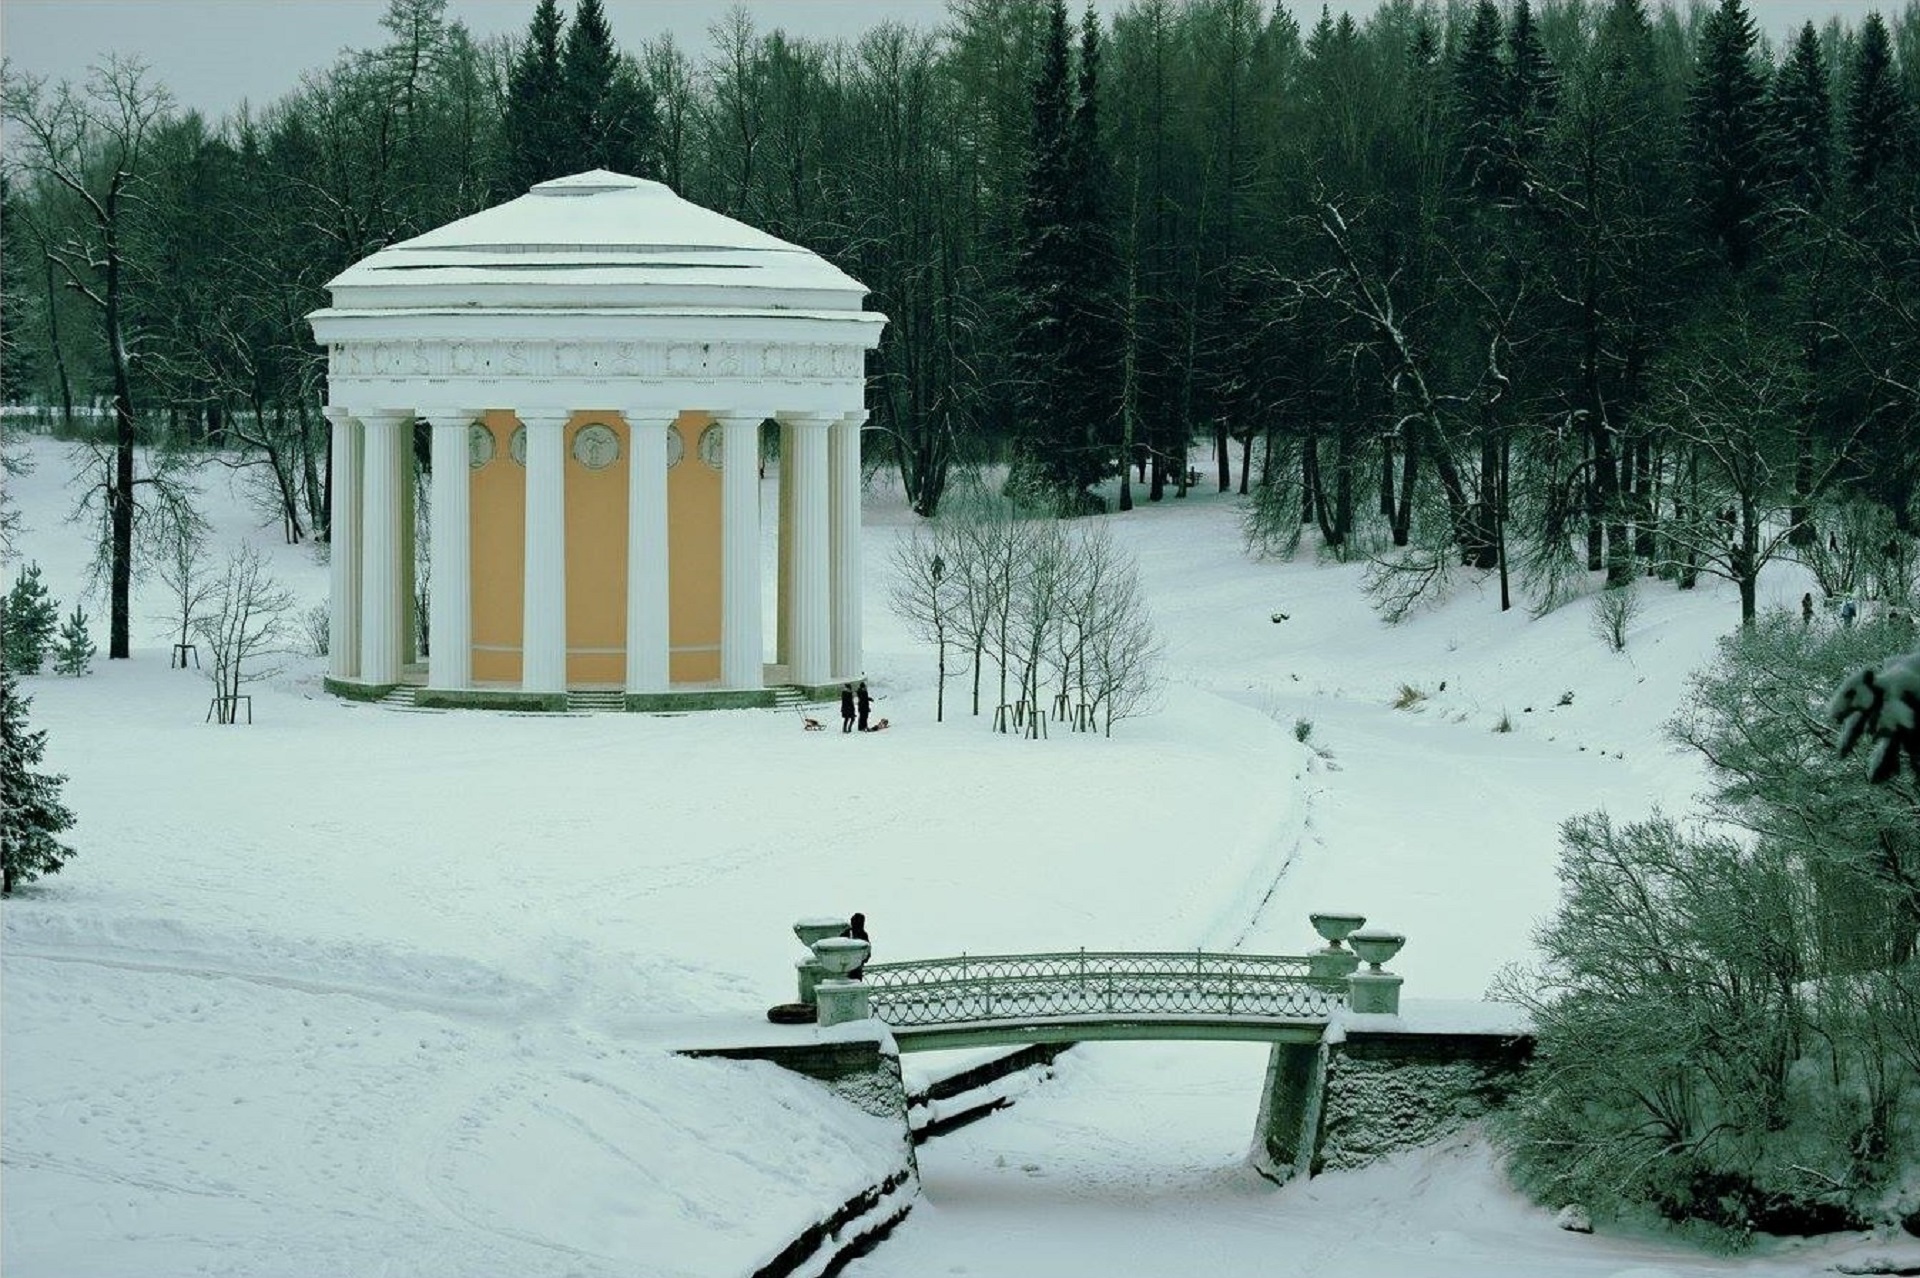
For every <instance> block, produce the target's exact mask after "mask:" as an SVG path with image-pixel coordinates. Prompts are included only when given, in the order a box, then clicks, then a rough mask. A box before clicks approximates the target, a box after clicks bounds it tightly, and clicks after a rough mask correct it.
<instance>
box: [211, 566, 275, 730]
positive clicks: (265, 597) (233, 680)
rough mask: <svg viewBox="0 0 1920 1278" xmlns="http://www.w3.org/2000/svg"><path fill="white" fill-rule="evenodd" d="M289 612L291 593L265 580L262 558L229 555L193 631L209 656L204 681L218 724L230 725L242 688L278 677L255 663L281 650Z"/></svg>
mask: <svg viewBox="0 0 1920 1278" xmlns="http://www.w3.org/2000/svg"><path fill="white" fill-rule="evenodd" d="M292 607H293V595H292V593H291V592H290V591H288V590H286V589H285V588H284V587H282V586H281V585H280V583H278V582H277V581H275V580H274V579H273V578H272V577H271V576H269V575H268V573H267V561H266V557H265V556H264V555H262V554H261V553H260V552H259V551H258V550H256V549H254V548H253V547H252V546H243V547H241V548H240V549H239V550H236V551H234V552H233V553H232V554H230V555H229V556H227V564H226V570H225V572H224V573H223V574H222V575H221V577H220V579H219V581H218V582H216V583H215V584H214V586H213V593H212V598H211V599H210V600H209V603H208V608H207V611H206V613H205V614H204V615H203V616H201V617H200V619H199V620H198V622H197V623H196V624H195V628H194V633H196V634H198V635H199V636H200V638H201V639H202V640H203V641H205V643H206V645H207V651H208V653H209V655H210V656H211V657H212V664H211V665H210V666H208V668H207V677H208V678H209V679H210V680H212V681H213V709H214V712H215V715H216V716H217V718H218V720H219V722H221V723H232V722H234V720H235V715H234V712H235V710H236V709H237V707H238V705H239V698H240V689H241V687H242V686H243V685H245V684H247V683H249V682H251V681H253V680H257V679H265V678H269V677H271V676H272V675H274V674H277V673H278V672H279V668H278V667H277V666H263V665H261V664H259V663H260V661H261V659H262V658H265V657H269V656H272V655H274V654H276V653H279V652H282V651H284V650H285V649H284V648H283V647H282V645H281V640H282V638H283V635H282V630H283V628H284V625H285V622H286V617H287V613H288V612H289V611H290V610H291V609H292ZM249 667H251V668H249Z"/></svg>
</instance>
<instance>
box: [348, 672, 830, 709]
mask: <svg viewBox="0 0 1920 1278" xmlns="http://www.w3.org/2000/svg"><path fill="white" fill-rule="evenodd" d="M862 678H864V676H863V675H857V674H856V675H848V676H847V677H846V678H844V679H836V680H834V681H833V682H831V683H820V684H800V683H793V682H790V680H789V678H788V670H787V667H785V666H768V667H766V677H765V683H764V686H762V687H759V688H726V687H722V686H720V685H719V684H680V685H678V686H676V687H673V688H670V689H668V690H666V691H664V692H623V691H622V690H621V689H620V688H619V687H618V686H617V685H612V684H606V685H592V686H586V685H582V686H578V687H573V688H570V689H568V690H567V691H565V692H529V691H527V690H526V689H524V688H516V687H513V686H512V685H510V684H498V685H491V686H488V685H482V686H479V687H473V688H430V687H428V686H427V672H426V668H425V667H424V666H418V665H416V666H409V667H407V668H406V669H405V670H403V671H402V672H401V676H400V680H399V682H397V683H366V682H363V681H361V680H358V679H339V678H335V677H334V676H332V675H329V676H327V677H326V679H325V681H324V686H325V688H326V690H327V691H328V692H330V693H332V694H333V695H334V696H336V697H340V698H343V699H345V700H347V701H369V702H371V701H384V700H386V699H387V697H388V696H389V695H390V694H392V693H393V692H394V691H395V690H397V689H400V688H411V689H413V696H412V704H414V705H416V706H419V707H420V708H422V709H427V710H518V711H522V712H526V711H536V712H543V713H548V714H559V713H565V712H566V711H567V710H569V709H571V708H572V701H571V700H570V698H571V697H572V696H573V695H574V694H582V695H590V696H592V698H593V708H596V709H611V708H613V705H612V704H610V703H614V702H615V701H616V699H617V704H618V705H619V707H620V708H622V709H625V710H627V711H630V712H632V713H635V714H686V713H690V712H692V711H696V710H753V709H766V708H770V707H772V706H775V705H778V704H780V702H781V700H782V698H783V694H784V696H785V697H786V698H788V699H792V698H794V697H796V696H797V697H798V699H799V700H802V701H807V702H828V703H831V702H835V701H838V700H839V697H840V689H841V688H842V687H844V686H845V685H846V684H848V683H855V682H858V681H859V680H860V679H862Z"/></svg>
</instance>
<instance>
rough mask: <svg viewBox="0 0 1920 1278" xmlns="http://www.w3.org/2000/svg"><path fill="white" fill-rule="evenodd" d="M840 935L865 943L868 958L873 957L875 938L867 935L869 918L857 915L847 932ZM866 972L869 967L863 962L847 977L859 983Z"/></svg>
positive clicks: (849, 923)
mask: <svg viewBox="0 0 1920 1278" xmlns="http://www.w3.org/2000/svg"><path fill="white" fill-rule="evenodd" d="M840 935H842V936H850V937H852V938H853V939H854V940H856V941H865V942H866V943H867V945H868V947H869V948H868V950H867V957H868V958H871V957H873V950H872V948H871V947H872V945H873V938H872V937H870V936H868V935H867V916H866V915H864V914H855V915H854V916H853V918H852V920H851V921H850V922H848V924H847V929H846V931H844V932H842V933H840ZM866 970H867V965H866V963H865V962H864V961H863V962H862V963H861V964H860V966H859V967H856V968H854V969H853V970H852V971H851V972H848V973H847V976H848V977H849V978H850V979H852V980H856V981H857V980H859V979H860V974H861V973H862V972H864V971H866Z"/></svg>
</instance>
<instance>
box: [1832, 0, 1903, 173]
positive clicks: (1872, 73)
mask: <svg viewBox="0 0 1920 1278" xmlns="http://www.w3.org/2000/svg"><path fill="white" fill-rule="evenodd" d="M1895 75H1896V72H1895V71H1894V68H1893V49H1892V45H1891V42H1890V41H1889V40H1888V38H1887V24H1886V23H1885V22H1884V21H1883V20H1882V19H1881V17H1880V15H1879V14H1878V13H1869V14H1868V15H1867V20H1866V21H1865V22H1864V23H1862V24H1861V27H1860V41H1859V44H1858V46H1857V47H1856V49H1855V51H1854V57H1853V75H1852V77H1851V80H1850V83H1849V85H1848V91H1847V178H1848V180H1849V181H1851V182H1852V184H1853V188H1854V190H1856V191H1866V190H1867V189H1868V188H1870V187H1871V186H1873V185H1874V183H1875V181H1876V180H1878V179H1879V177H1880V175H1881V174H1882V173H1883V172H1885V171H1886V170H1887V169H1889V168H1890V167H1897V166H1899V165H1900V161H1901V160H1903V159H1905V158H1906V155H1905V153H1906V150H1907V146H1908V144H1909V140H1910V139H1909V137H1908V131H1909V129H1910V128H1911V121H1910V120H1909V119H1908V116H1907V103H1906V100H1905V99H1904V98H1903V97H1902V96H1901V92H1900V86H1899V84H1898V82H1897V81H1896V79H1895Z"/></svg>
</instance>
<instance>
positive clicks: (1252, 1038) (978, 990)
mask: <svg viewBox="0 0 1920 1278" xmlns="http://www.w3.org/2000/svg"><path fill="white" fill-rule="evenodd" d="M1316 966H1317V965H1316V964H1315V963H1314V961H1313V960H1312V959H1309V958H1307V957H1304V956H1292V955H1271V954H1213V953H1207V952H1205V951H1199V950H1186V951H1172V952H1097V951H1092V950H1079V951H1075V952H1072V953H1063V954H999V955H985V956H976V955H962V956H960V957H958V958H938V959H922V960H919V961H916V962H910V963H871V964H868V965H867V967H866V968H865V970H864V971H863V972H862V973H861V976H862V979H861V980H860V981H859V982H858V984H859V985H861V986H864V995H865V1001H866V1003H867V1005H868V1006H867V1009H866V1010H868V1011H869V1012H870V1014H871V1015H872V1016H874V1017H875V1018H877V1019H879V1020H881V1021H884V1022H886V1024H887V1026H888V1028H889V1029H891V1030H892V1031H893V1035H894V1038H895V1040H896V1041H897V1042H898V1043H899V1045H900V1050H901V1051H903V1052H916V1051H918V1052H927V1051H941V1050H946V1049H950V1048H957V1047H989V1046H997V1045H1002V1044H1020V1043H1068V1042H1087V1041H1093V1040H1103V1039H1224V1040H1235V1041H1242V1042H1263V1043H1310V1042H1317V1041H1318V1040H1319V1039H1320V1036H1321V1034H1322V1033H1323V1032H1324V1030H1325V1028H1326V1024H1327V1020H1328V1017H1329V1016H1330V1015H1331V1014H1332V1013H1333V1012H1334V1011H1336V1010H1337V1009H1339V1008H1342V1007H1346V1006H1347V1005H1348V990H1349V985H1350V981H1351V978H1350V977H1349V976H1348V975H1346V974H1345V972H1342V973H1341V974H1339V975H1333V974H1331V973H1328V974H1325V975H1321V974H1316ZM1319 971H1320V972H1325V968H1324V967H1319ZM847 984H848V985H853V984H855V982H847ZM1395 984H1396V985H1397V984H1398V982H1397V980H1396V981H1395ZM850 1010H851V1009H850ZM829 1019H833V1020H837V1019H839V1017H838V1016H832V1017H829V1016H823V1017H822V1020H823V1021H825V1020H829Z"/></svg>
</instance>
